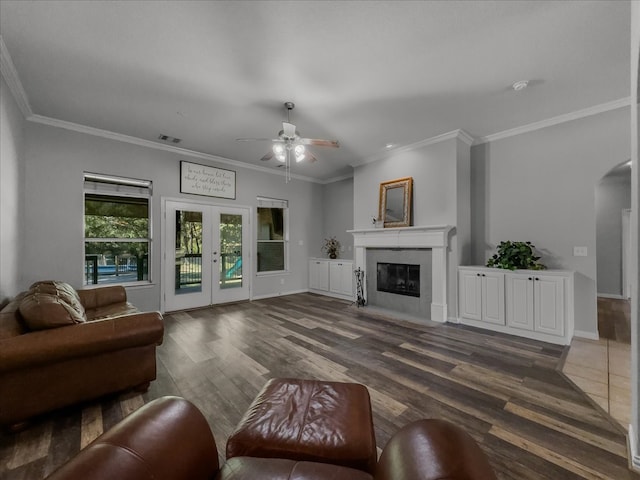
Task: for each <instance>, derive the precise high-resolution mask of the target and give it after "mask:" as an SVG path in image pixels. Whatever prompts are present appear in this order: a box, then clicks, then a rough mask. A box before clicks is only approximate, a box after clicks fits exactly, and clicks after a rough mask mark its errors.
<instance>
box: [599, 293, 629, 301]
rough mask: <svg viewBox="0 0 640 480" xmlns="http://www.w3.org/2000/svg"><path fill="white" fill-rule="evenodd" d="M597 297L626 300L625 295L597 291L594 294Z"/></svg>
mask: <svg viewBox="0 0 640 480" xmlns="http://www.w3.org/2000/svg"><path fill="white" fill-rule="evenodd" d="M596 295H597V296H598V297H602V298H613V299H615V300H626V299H627V297H625V296H624V295H618V294H615V293H598V294H596Z"/></svg>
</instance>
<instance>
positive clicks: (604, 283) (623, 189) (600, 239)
mask: <svg viewBox="0 0 640 480" xmlns="http://www.w3.org/2000/svg"><path fill="white" fill-rule="evenodd" d="M625 172H626V174H625V175H620V174H616V175H611V174H609V175H607V176H605V177H604V178H603V179H602V180H601V181H600V182H599V183H598V185H597V187H596V245H597V267H598V276H597V280H598V283H597V291H598V294H606V295H620V296H621V295H622V293H623V291H622V210H624V209H629V208H631V169H625Z"/></svg>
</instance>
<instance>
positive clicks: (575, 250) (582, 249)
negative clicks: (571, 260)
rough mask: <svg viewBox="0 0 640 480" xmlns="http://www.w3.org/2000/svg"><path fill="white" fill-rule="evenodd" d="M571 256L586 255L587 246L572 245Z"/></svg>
mask: <svg viewBox="0 0 640 480" xmlns="http://www.w3.org/2000/svg"><path fill="white" fill-rule="evenodd" d="M573 256H574V257H586V256H587V247H573Z"/></svg>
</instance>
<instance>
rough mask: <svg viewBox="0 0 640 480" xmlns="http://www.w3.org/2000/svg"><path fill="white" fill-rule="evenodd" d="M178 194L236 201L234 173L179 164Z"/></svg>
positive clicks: (185, 163)
mask: <svg viewBox="0 0 640 480" xmlns="http://www.w3.org/2000/svg"><path fill="white" fill-rule="evenodd" d="M180 193H193V194H195V195H206V196H207V197H220V198H230V199H232V200H235V199H236V172H234V171H233V170H225V169H223V168H215V167H207V166H206V165H199V164H197V163H191V162H184V161H181V162H180Z"/></svg>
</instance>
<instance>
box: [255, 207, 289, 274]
mask: <svg viewBox="0 0 640 480" xmlns="http://www.w3.org/2000/svg"><path fill="white" fill-rule="evenodd" d="M256 200H257V203H258V205H257V207H256V217H255V218H256V276H257V277H264V276H269V275H281V274H283V273H289V201H288V200H283V199H278V198H271V197H257V199H256ZM261 208H280V209H282V230H283V232H282V240H260V238H259V236H260V221H259V213H258V212H259V209H261ZM260 243H282V245H283V249H284V251H283V260H284V269H282V270H264V271H259V270H258V268H259V264H258V252H259V251H260V249H259V245H260Z"/></svg>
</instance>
